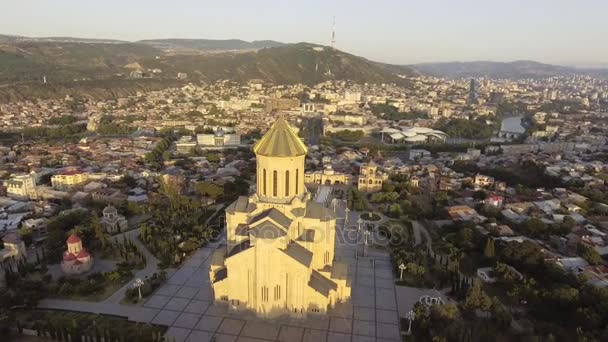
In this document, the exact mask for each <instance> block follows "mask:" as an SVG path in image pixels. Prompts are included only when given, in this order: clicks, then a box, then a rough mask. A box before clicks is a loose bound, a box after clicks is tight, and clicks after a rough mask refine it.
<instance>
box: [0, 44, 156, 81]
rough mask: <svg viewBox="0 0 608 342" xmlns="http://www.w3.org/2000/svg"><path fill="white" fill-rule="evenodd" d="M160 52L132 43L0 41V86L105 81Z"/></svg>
mask: <svg viewBox="0 0 608 342" xmlns="http://www.w3.org/2000/svg"><path fill="white" fill-rule="evenodd" d="M158 54H160V51H159V50H157V49H155V48H153V47H151V46H147V45H143V44H133V43H84V42H78V43H77V42H57V41H33V40H25V41H24V40H17V41H9V42H2V41H0V85H1V84H4V83H13V82H31V81H40V80H42V77H43V76H46V78H47V79H48V80H49V81H51V82H57V81H59V82H65V81H73V80H74V79H80V80H81V79H105V78H109V77H113V76H116V75H118V74H124V73H125V72H128V71H127V70H126V69H125V68H124V66H125V65H127V64H129V63H134V62H138V61H140V60H142V59H146V58H150V59H152V58H154V56H156V55H158Z"/></svg>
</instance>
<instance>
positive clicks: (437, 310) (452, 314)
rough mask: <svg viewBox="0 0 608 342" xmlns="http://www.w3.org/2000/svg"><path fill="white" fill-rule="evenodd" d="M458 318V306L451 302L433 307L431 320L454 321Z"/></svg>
mask: <svg viewBox="0 0 608 342" xmlns="http://www.w3.org/2000/svg"><path fill="white" fill-rule="evenodd" d="M457 316H458V306H456V304H454V303H452V302H450V303H446V304H442V305H433V306H431V319H432V320H439V321H453V320H455V319H456V317H457Z"/></svg>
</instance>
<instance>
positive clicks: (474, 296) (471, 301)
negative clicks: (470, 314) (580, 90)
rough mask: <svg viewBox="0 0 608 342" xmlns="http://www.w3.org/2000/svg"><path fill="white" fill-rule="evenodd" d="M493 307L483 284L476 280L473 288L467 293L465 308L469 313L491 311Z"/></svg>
mask: <svg viewBox="0 0 608 342" xmlns="http://www.w3.org/2000/svg"><path fill="white" fill-rule="evenodd" d="M491 306H492V300H491V299H490V297H488V295H487V294H486V293H485V292H484V291H483V289H482V288H481V282H480V281H479V280H478V279H475V280H474V281H473V286H471V288H469V291H468V292H467V296H466V298H465V302H464V308H465V309H467V310H469V311H474V310H481V311H489V310H490V308H491Z"/></svg>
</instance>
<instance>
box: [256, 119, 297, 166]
mask: <svg viewBox="0 0 608 342" xmlns="http://www.w3.org/2000/svg"><path fill="white" fill-rule="evenodd" d="M253 152H254V153H255V154H257V155H261V156H266V157H296V156H303V155H305V154H306V152H308V149H307V148H306V145H305V144H304V142H302V140H301V139H300V137H298V135H297V134H296V132H294V130H293V129H292V128H291V126H289V124H288V123H287V121H285V119H284V118H283V117H280V118H278V119H277V121H276V122H275V123H274V124H273V125H272V127H270V129H269V130H268V132H266V134H264V136H263V137H262V138H261V139H260V141H258V142H257V143H256V144H255V146H253Z"/></svg>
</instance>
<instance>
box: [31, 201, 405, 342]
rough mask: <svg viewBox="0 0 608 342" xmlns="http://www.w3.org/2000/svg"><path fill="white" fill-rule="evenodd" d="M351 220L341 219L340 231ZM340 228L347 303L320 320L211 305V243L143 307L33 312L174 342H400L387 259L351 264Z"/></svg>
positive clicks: (375, 252)
mask: <svg viewBox="0 0 608 342" xmlns="http://www.w3.org/2000/svg"><path fill="white" fill-rule="evenodd" d="M343 206H344V204H343V203H342V204H340V205H339V206H338V208H337V211H338V217H344V207H343ZM358 215H359V214H358V213H355V212H351V213H349V222H348V225H350V224H351V222H355V221H356V219H357V218H358ZM343 225H344V219H338V222H337V226H338V234H339V236H338V237H337V239H336V252H335V257H336V258H338V259H340V260H344V261H346V262H347V263H348V264H349V276H350V278H351V286H352V298H351V300H350V302H349V303H342V304H339V305H338V306H337V307H336V308H335V309H332V310H330V312H329V314H328V316H317V317H314V316H313V317H309V318H307V319H299V320H298V319H291V318H287V317H286V318H281V319H273V320H263V319H260V318H257V317H255V316H253V315H252V314H247V313H241V312H231V311H228V310H227V309H226V308H223V307H221V306H215V305H213V304H212V292H211V291H212V290H211V286H210V284H209V266H210V260H209V257H210V255H211V254H212V252H213V250H214V249H215V248H216V247H217V243H216V244H211V245H209V246H208V247H205V248H202V249H200V250H198V251H197V252H196V253H194V254H193V255H192V256H190V257H189V258H188V260H186V261H185V262H184V264H183V265H182V266H181V267H180V268H179V269H178V270H177V271H175V272H173V273H172V274H171V275H170V277H169V279H168V280H167V283H166V284H164V285H163V286H161V287H160V288H159V289H158V290H157V291H156V292H155V293H154V294H153V295H152V296H150V297H149V298H148V299H147V300H146V301H145V303H144V304H143V306H134V305H123V304H119V303H118V301H115V300H106V301H104V302H99V303H91V302H81V301H69V300H56V299H45V300H43V301H41V303H40V307H46V308H54V309H63V310H74V311H83V312H93V313H102V314H111V315H121V316H126V317H128V318H129V319H130V320H132V321H137V322H151V323H156V324H162V325H166V326H168V327H169V329H168V331H167V336H168V337H170V338H175V341H176V342H184V341H188V342H206V341H216V342H221V341H249V342H254V341H260V342H261V341H285V342H291V341H299V342H304V341H312V342H324V341H329V342H332V341H351V342H358V341H400V336H399V325H398V324H399V318H398V317H399V315H398V312H397V311H398V308H397V301H396V292H395V285H394V281H393V274H392V271H391V262H390V257H389V254H388V252H387V251H385V250H380V249H375V248H368V250H367V254H366V257H359V258H357V257H355V251H356V250H359V251H360V252H362V251H363V246H362V245H361V244H358V245H357V243H356V241H357V240H359V241H362V240H361V238H360V237H359V239H358V238H357V234H356V229H349V230H348V231H349V234H342V229H343V228H342V227H343ZM112 297H115V296H112ZM112 297H111V298H112ZM116 298H118V295H117V296H116Z"/></svg>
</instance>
